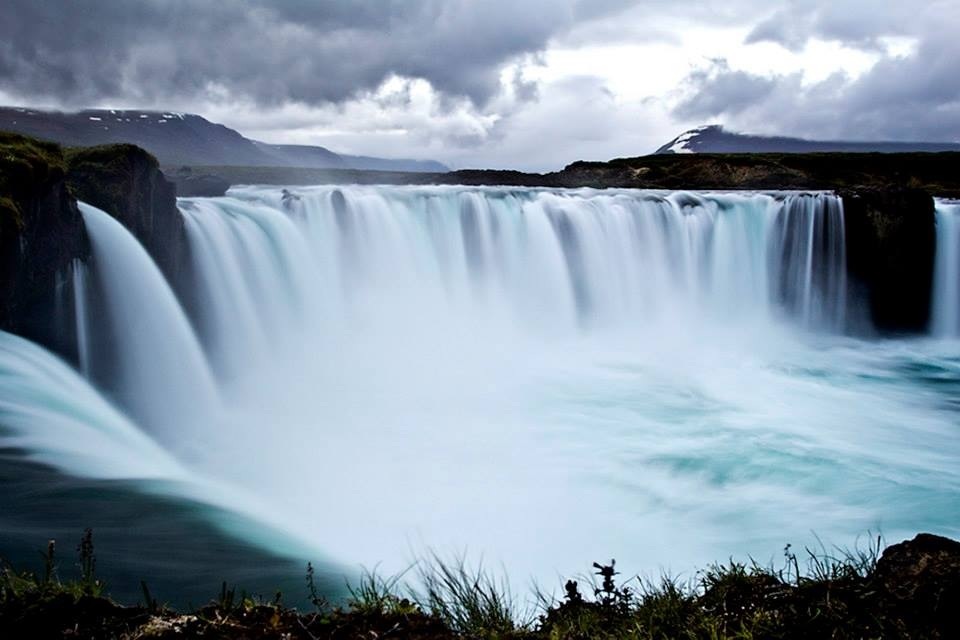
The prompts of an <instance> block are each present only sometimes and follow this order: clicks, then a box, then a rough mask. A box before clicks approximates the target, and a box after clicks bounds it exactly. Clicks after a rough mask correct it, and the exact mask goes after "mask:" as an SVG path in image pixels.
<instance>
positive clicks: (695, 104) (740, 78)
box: [674, 60, 777, 119]
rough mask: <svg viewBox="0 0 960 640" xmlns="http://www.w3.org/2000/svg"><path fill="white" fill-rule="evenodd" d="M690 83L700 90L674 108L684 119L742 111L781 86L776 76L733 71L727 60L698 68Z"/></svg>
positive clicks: (716, 61) (689, 80)
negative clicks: (770, 76)
mask: <svg viewBox="0 0 960 640" xmlns="http://www.w3.org/2000/svg"><path fill="white" fill-rule="evenodd" d="M688 82H689V83H691V84H692V85H694V86H695V87H696V92H695V93H693V95H691V96H689V97H688V98H687V99H686V100H684V101H683V102H681V103H680V104H679V105H677V107H676V108H675V109H674V111H675V113H676V115H677V116H678V117H680V118H684V119H697V118H701V117H704V116H707V117H709V116H712V115H716V114H722V113H738V112H740V111H742V110H743V109H746V108H748V107H750V106H751V105H754V104H756V103H757V102H759V101H762V100H763V99H765V98H766V97H767V96H769V95H770V93H771V92H772V91H773V90H774V89H775V88H776V86H777V81H776V80H775V79H773V78H764V77H762V76H757V75H753V74H750V73H747V72H745V71H733V70H731V69H730V66H729V65H728V64H727V62H726V60H714V61H713V62H712V64H711V65H710V66H709V67H708V68H706V69H698V70H696V71H694V72H693V73H691V74H690V76H689V77H688Z"/></svg>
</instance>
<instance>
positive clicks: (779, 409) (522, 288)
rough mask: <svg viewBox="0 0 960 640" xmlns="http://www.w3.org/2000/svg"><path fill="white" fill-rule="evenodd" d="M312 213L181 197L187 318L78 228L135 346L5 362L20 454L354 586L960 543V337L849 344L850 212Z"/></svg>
mask: <svg viewBox="0 0 960 640" xmlns="http://www.w3.org/2000/svg"><path fill="white" fill-rule="evenodd" d="M295 192H296V193H295V195H296V197H295V198H287V199H284V196H283V193H282V192H281V191H280V190H277V189H272V188H257V187H248V188H240V189H234V190H232V191H231V193H230V194H229V196H228V197H226V198H218V199H210V200H207V199H185V200H182V201H181V209H182V212H183V215H184V218H185V221H186V224H187V231H188V236H189V239H190V242H191V249H192V255H193V260H194V264H193V265H191V273H192V274H193V277H194V280H193V281H192V282H191V283H189V284H190V286H191V287H192V288H193V290H194V291H195V295H196V301H194V303H193V304H191V305H184V304H183V302H182V301H178V300H177V299H176V298H175V296H173V294H172V290H171V289H170V288H169V287H168V286H167V285H166V283H165V282H163V280H162V277H161V276H160V275H159V272H158V271H157V270H156V268H155V267H154V266H153V265H152V264H151V263H150V261H149V258H148V257H147V256H146V254H145V253H144V252H143V251H142V250H140V249H139V248H138V246H137V245H136V242H135V240H133V238H132V237H130V236H129V234H126V233H125V232H123V230H122V229H120V228H119V227H118V226H114V225H110V224H108V221H106V220H104V218H103V216H104V215H105V214H102V212H101V213H99V214H98V213H97V212H95V211H93V212H91V211H90V210H89V208H88V209H85V215H86V216H87V217H88V225H90V220H92V225H91V227H90V228H91V229H92V230H93V233H94V235H95V236H96V237H94V245H95V246H94V248H95V254H97V255H96V258H97V263H99V264H101V265H102V264H108V263H109V264H113V265H115V266H116V265H119V268H115V269H113V271H112V276H110V278H103V275H102V274H100V275H98V274H97V273H96V268H97V267H96V266H95V265H90V266H87V267H84V268H86V269H92V270H93V272H92V273H90V274H87V275H85V276H83V277H78V278H75V281H80V282H88V281H96V282H100V283H101V285H100V286H102V287H104V294H103V296H102V300H101V301H100V303H99V304H101V305H102V306H101V307H99V308H91V307H96V305H94V303H93V302H92V301H88V302H89V304H86V305H80V306H81V307H82V308H80V309H78V310H77V314H78V318H84V317H86V316H87V314H103V315H102V316H96V317H106V318H109V320H110V321H109V323H108V324H109V325H110V326H112V327H114V329H113V331H115V332H116V333H115V334H107V335H104V334H103V333H102V332H100V333H97V332H93V331H91V332H90V333H89V334H84V332H83V331H81V336H83V337H84V341H83V344H82V345H81V346H82V347H83V348H82V350H81V351H82V353H84V354H86V356H85V362H86V365H85V372H86V374H87V376H88V378H87V379H83V377H82V375H81V374H80V373H78V372H70V371H64V367H66V365H62V364H58V365H54V364H51V363H50V362H48V361H47V360H46V359H45V356H42V355H40V353H41V352H40V350H39V349H38V348H36V347H33V346H30V345H24V344H22V341H21V342H17V341H16V339H11V340H12V341H9V342H8V343H7V345H8V347H9V349H8V350H7V351H6V352H5V353H6V356H5V359H4V360H3V362H2V363H0V364H2V365H3V367H4V369H3V370H2V373H3V375H4V376H5V377H4V380H5V382H4V384H3V386H2V387H0V408H6V414H3V413H2V412H0V420H2V421H3V422H2V423H3V424H4V426H5V427H6V428H7V430H6V431H5V432H3V433H2V436H0V438H2V440H0V447H16V448H17V450H18V451H19V452H20V454H18V455H22V456H26V457H27V458H28V459H30V460H33V461H36V462H40V463H43V464H45V465H48V466H49V467H51V468H53V469H56V470H57V473H58V474H61V475H62V476H63V477H73V478H88V479H91V478H92V479H97V480H105V479H108V480H110V481H111V482H116V483H120V485H122V486H124V487H126V488H127V489H129V490H130V491H131V493H130V495H132V496H136V495H142V496H145V498H144V499H145V500H146V499H147V497H150V498H149V499H150V500H152V499H154V498H155V497H156V496H157V495H158V493H159V494H160V495H162V497H163V499H164V500H172V501H174V503H176V502H177V501H178V500H182V501H183V503H184V504H187V503H189V504H190V505H195V506H194V507H191V512H193V513H199V514H200V515H201V516H202V517H203V518H205V520H206V522H207V523H208V524H209V525H210V526H211V527H213V529H214V530H215V531H216V532H218V534H217V535H221V536H223V539H224V540H228V539H229V540H232V541H234V542H240V543H243V544H246V545H248V548H255V549H257V550H258V551H257V552H258V553H267V554H270V555H271V557H276V558H280V559H282V560H283V561H285V562H292V563H294V564H297V563H302V562H305V561H306V560H307V559H316V558H318V557H320V558H325V559H329V560H331V563H330V564H329V565H326V566H328V567H329V572H330V574H331V575H338V572H339V571H343V572H345V573H349V572H350V571H351V570H352V569H353V568H355V567H357V566H358V565H359V564H365V565H367V566H373V565H374V564H377V563H380V566H381V568H382V569H383V570H384V571H386V572H390V571H398V570H401V569H403V568H405V567H407V566H408V565H409V563H410V561H411V560H412V559H414V558H416V557H418V556H420V555H422V554H423V553H424V552H426V551H427V550H436V551H439V552H440V553H448V552H451V553H452V552H464V551H466V552H467V553H468V555H470V556H471V557H474V558H480V557H483V558H484V560H485V561H486V563H487V564H488V565H493V566H495V567H497V566H501V565H502V566H503V567H506V568H507V569H508V570H509V573H510V574H511V576H512V579H513V580H515V581H516V582H517V585H518V587H519V588H520V589H521V590H522V589H523V587H524V585H525V584H526V582H527V578H528V577H530V578H534V579H536V580H538V581H540V582H542V583H546V584H552V582H553V581H554V580H555V579H556V577H557V576H558V575H570V574H572V573H576V572H578V571H581V570H583V569H584V568H586V567H587V566H589V563H590V562H592V561H594V560H600V559H606V558H610V557H615V558H617V561H618V567H621V566H622V567H623V568H624V571H627V572H639V573H647V574H657V573H658V572H660V571H661V570H670V571H674V572H681V573H689V572H692V571H693V570H694V569H695V568H697V567H701V566H703V565H705V564H707V563H709V562H713V561H717V560H722V559H725V558H726V557H728V556H730V555H734V556H737V557H741V558H746V557H747V556H752V557H754V558H757V559H758V560H761V561H763V560H766V559H770V558H774V557H777V556H778V555H779V553H780V550H781V549H782V547H783V545H784V544H786V543H792V544H794V546H797V547H799V546H802V545H804V544H817V539H818V537H819V539H820V540H822V541H824V543H826V544H839V545H852V544H854V543H856V541H857V540H858V538H860V539H864V538H865V537H866V536H867V535H868V532H873V533H878V532H879V533H882V534H884V535H886V536H887V537H888V539H890V540H891V541H896V540H898V539H900V538H902V537H906V536H911V535H913V534H914V533H916V532H917V531H933V532H936V533H941V534H945V535H952V536H957V535H960V531H958V528H960V525H958V521H957V517H956V516H957V514H960V471H958V469H960V465H958V462H960V414H958V409H960V404H958V401H960V340H957V339H954V338H949V337H947V338H943V339H929V338H923V339H920V338H916V339H879V338H876V337H853V336H851V335H850V334H851V332H852V331H853V329H854V327H852V326H851V323H850V322H849V320H848V318H852V317H858V316H860V315H861V313H860V312H861V310H862V309H861V307H862V303H861V301H858V300H856V299H855V298H850V297H849V296H848V292H847V288H846V279H845V270H844V269H843V265H844V261H845V256H844V254H843V243H842V238H843V236H842V233H843V225H842V222H843V219H842V210H841V209H840V208H839V204H838V203H839V201H838V200H836V199H835V198H833V197H832V196H828V195H825V194H689V193H675V194H668V193H662V192H632V191H605V192H596V191H590V190H575V191H564V190H536V191H529V190H515V189H513V190H511V189H494V188H480V189H476V188H463V187H347V188H333V187H316V188H303V189H297V190H295ZM101 254H103V255H101ZM78 268H79V267H78ZM97 278H101V279H100V280H97ZM178 290H179V288H178ZM185 309H187V310H185ZM80 325H81V326H91V325H94V326H95V325H97V323H91V322H81V323H80ZM106 361H109V364H110V366H109V367H108V366H106V365H105V362H106ZM31 362H32V363H33V364H30V363H31ZM38 363H39V364H38ZM184 363H194V364H195V366H193V365H185V364H184ZM98 371H99V372H104V371H113V372H116V371H120V372H124V371H125V372H130V373H128V374H121V375H119V376H117V375H115V377H114V378H106V379H105V378H98V377H97V375H96V372H98ZM91 372H93V373H91ZM188 374H189V375H188ZM55 381H59V382H58V384H56V385H55V386H50V385H51V384H52V383H53V382H55ZM63 381H67V382H68V383H69V384H67V385H66V386H65V385H64V382H63ZM24 385H28V386H30V388H31V389H33V390H34V394H35V395H34V396H33V397H34V398H40V399H39V400H38V401H37V402H35V403H32V404H31V402H30V401H29V400H28V399H26V396H22V395H21V396H17V397H16V398H15V397H14V390H15V389H17V388H18V386H19V388H23V386H24ZM37 394H39V395H37ZM44 397H48V398H50V399H49V401H48V400H44V399H43V398H44ZM54 405H56V406H60V407H66V408H67V410H68V411H67V413H70V408H71V407H75V406H78V407H80V409H82V410H80V411H74V412H73V413H72V414H71V415H70V416H68V417H69V419H63V416H62V413H63V412H62V411H61V412H59V413H57V412H54V414H55V415H56V416H59V417H58V418H57V419H56V420H50V419H48V418H49V417H50V412H51V411H53V409H54ZM4 416H5V417H4ZM78 416H80V417H79V418H78ZM32 421H33V422H32ZM41 422H42V423H43V425H44V426H43V428H34V425H35V424H40V423H41ZM78 433H89V434H92V435H91V436H84V437H77V434H78ZM94 438H95V439H96V443H97V445H96V446H92V443H93V442H94ZM158 483H159V485H158ZM158 486H162V487H163V490H162V491H158V489H157V487H158ZM148 487H152V488H148ZM151 496H152V497H151ZM129 500H131V498H129V497H126V498H124V499H123V502H124V504H127V503H128V502H129ZM107 517H108V516H107ZM129 517H130V516H129V513H128V510H119V511H118V515H117V519H118V520H117V523H116V524H117V526H122V520H123V518H129ZM0 523H2V521H0ZM22 528H23V527H22V526H21V529H22ZM164 535H165V536H168V537H169V538H171V539H175V538H176V537H177V536H178V535H179V534H178V532H177V527H171V528H170V529H169V530H167V531H165V534H164ZM184 535H186V534H184ZM185 553H187V552H185ZM125 561H126V562H128V563H130V566H136V563H137V558H136V557H134V556H133V555H131V556H130V557H127V558H125ZM221 561H222V560H221ZM215 564H216V562H215V561H212V560H211V565H210V567H209V570H210V572H214V571H215V570H216V566H215ZM337 567H343V569H339V568H337ZM253 574H254V575H248V579H249V580H251V581H252V582H254V583H261V584H262V583H265V582H267V581H269V578H268V577H267V576H266V575H265V576H264V578H263V580H259V582H258V579H257V577H256V575H255V572H253ZM271 575H273V574H271ZM265 588H266V589H269V587H265Z"/></svg>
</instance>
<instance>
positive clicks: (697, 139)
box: [654, 124, 960, 154]
mask: <svg viewBox="0 0 960 640" xmlns="http://www.w3.org/2000/svg"><path fill="white" fill-rule="evenodd" d="M914 151H924V152H937V151H960V143H951V142H885V141H878V142H851V141H842V140H804V139H802V138H787V137H784V136H752V135H747V134H743V133H734V132H732V131H727V130H726V129H724V128H723V127H722V126H720V125H716V124H713V125H706V126H703V127H697V128H696V129H690V130H689V131H684V132H683V133H681V134H680V135H679V136H677V137H676V138H674V139H673V140H671V141H670V142H668V143H667V144H665V145H663V146H662V147H660V148H659V149H657V150H656V151H655V152H654V153H657V154H675V153H825V152H830V153H872V152H879V153H909V152H914Z"/></svg>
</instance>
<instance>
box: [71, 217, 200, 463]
mask: <svg viewBox="0 0 960 640" xmlns="http://www.w3.org/2000/svg"><path fill="white" fill-rule="evenodd" d="M80 212H81V213H82V214H83V220H84V224H85V225H86V228H87V233H88V234H89V236H90V241H91V245H92V251H93V260H94V273H95V274H96V279H97V281H98V283H99V286H98V287H97V290H98V291H99V292H101V293H102V299H96V300H95V301H94V302H91V301H90V300H89V299H88V298H89V297H90V295H89V294H90V290H91V287H89V286H85V285H86V284H87V283H84V278H83V276H81V277H80V278H81V279H80V284H81V293H82V294H83V296H78V297H81V300H80V302H79V303H78V307H77V309H78V314H79V313H81V312H82V314H83V315H82V318H83V320H84V321H82V322H81V323H80V324H79V325H78V329H80V330H82V331H83V332H84V333H83V334H80V332H79V331H78V344H79V352H80V354H82V355H83V357H84V358H86V359H87V363H86V366H88V367H89V368H90V369H91V371H92V372H93V373H92V375H93V377H94V378H95V379H97V381H98V382H99V383H100V384H102V385H103V386H105V387H107V388H108V389H109V390H110V391H111V394H112V395H113V396H114V397H115V398H116V399H117V401H118V402H119V403H120V404H121V405H123V406H124V407H125V408H126V409H127V410H128V411H129V412H130V413H131V415H132V416H133V417H134V418H135V419H136V420H137V421H138V422H140V423H141V424H143V425H145V426H146V427H147V428H148V429H150V431H151V433H153V434H154V435H155V437H157V438H158V439H160V440H162V441H163V442H165V443H166V444H167V445H168V446H171V447H174V448H176V447H180V446H191V445H190V444H187V443H185V442H184V441H182V436H184V435H185V434H188V433H190V431H191V430H190V429H189V427H190V426H191V424H192V423H193V422H195V421H196V420H200V419H202V414H201V413H200V410H201V409H203V408H210V409H212V408H213V407H214V406H215V405H216V402H217V400H216V395H217V392H216V384H215V381H214V379H213V376H212V374H211V373H210V370H209V367H208V365H207V362H206V358H205V356H204V354H203V350H202V348H201V347H200V344H199V342H198V341H197V339H196V336H195V335H194V333H193V329H192V328H191V326H190V322H189V320H188V319H187V317H186V315H185V314H184V313H183V310H182V309H181V307H180V303H179V302H178V301H177V299H176V297H175V295H174V293H173V291H172V290H171V289H170V286H169V285H168V284H167V282H166V281H165V280H164V278H163V275H162V274H161V272H160V270H159V269H158V268H157V266H156V265H155V264H154V263H153V261H152V260H151V259H150V256H149V255H148V254H147V252H146V251H145V250H144V249H143V247H142V246H140V244H139V243H138V242H137V240H136V239H135V238H134V237H133V236H132V235H130V233H129V232H128V231H127V230H126V229H124V227H123V226H122V225H121V224H120V223H119V222H117V221H116V220H114V219H113V218H112V217H110V216H109V215H107V214H106V213H104V212H103V211H100V210H99V209H97V208H95V207H92V206H90V205H87V204H84V203H81V204H80ZM83 298H87V299H83ZM93 306H97V307H99V308H98V309H97V310H98V311H99V313H98V314H97V315H96V317H97V322H96V323H93V322H90V321H88V320H89V318H90V317H91V315H92V313H93V310H92V309H91V307H93ZM178 440H179V441H178ZM194 444H195V443H194Z"/></svg>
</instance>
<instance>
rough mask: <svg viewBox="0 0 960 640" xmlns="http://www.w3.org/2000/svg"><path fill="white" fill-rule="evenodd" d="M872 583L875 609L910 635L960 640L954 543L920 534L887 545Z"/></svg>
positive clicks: (959, 547) (959, 555) (959, 563)
mask: <svg viewBox="0 0 960 640" xmlns="http://www.w3.org/2000/svg"><path fill="white" fill-rule="evenodd" d="M873 582H874V588H875V589H876V590H877V592H878V593H879V594H880V598H881V607H880V608H881V610H883V611H885V612H886V614H887V617H888V618H891V619H896V620H899V621H900V623H901V625H902V626H904V627H905V628H906V629H909V630H911V632H912V633H914V634H918V635H916V637H930V638H934V637H941V638H960V608H958V607H960V542H957V541H955V540H951V539H949V538H944V537H941V536H936V535H933V534H930V533H921V534H918V535H917V536H916V537H915V538H914V539H913V540H907V541H905V542H901V543H899V544H895V545H893V546H890V547H888V548H887V549H886V550H885V551H884V552H883V555H882V556H881V557H880V560H879V561H878V562H877V567H876V570H875V571H874V574H873Z"/></svg>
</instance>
